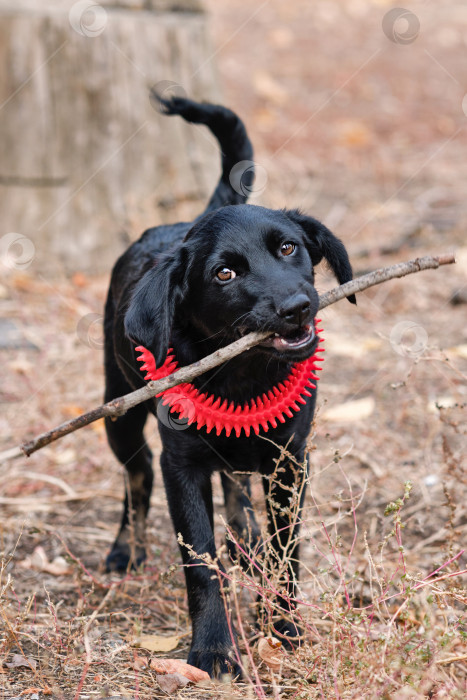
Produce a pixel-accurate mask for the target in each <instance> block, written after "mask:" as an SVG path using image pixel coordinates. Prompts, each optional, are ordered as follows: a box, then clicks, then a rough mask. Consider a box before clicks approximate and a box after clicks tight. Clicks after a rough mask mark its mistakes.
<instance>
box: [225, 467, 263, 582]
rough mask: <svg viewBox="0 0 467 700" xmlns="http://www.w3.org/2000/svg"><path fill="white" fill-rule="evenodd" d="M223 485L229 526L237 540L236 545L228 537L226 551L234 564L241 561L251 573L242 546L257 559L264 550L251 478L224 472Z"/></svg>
mask: <svg viewBox="0 0 467 700" xmlns="http://www.w3.org/2000/svg"><path fill="white" fill-rule="evenodd" d="M221 482H222V489H223V491H224V503H225V513H226V516H227V525H228V527H229V529H230V530H231V531H232V535H233V536H234V538H235V540H236V542H233V541H232V539H231V538H229V537H227V540H226V541H227V550H228V552H229V556H230V558H231V559H232V561H236V560H238V561H239V562H240V564H241V566H242V568H243V569H245V571H248V570H249V569H251V564H250V562H249V560H248V558H247V557H245V556H244V555H243V554H242V552H241V550H240V549H239V547H240V548H244V549H245V552H246V554H248V555H249V556H252V557H253V558H256V557H257V554H258V550H259V549H260V547H261V532H260V528H259V526H258V523H257V522H256V518H255V512H254V510H253V506H252V503H251V486H250V479H249V477H248V476H247V475H241V476H240V475H235V476H232V475H231V474H226V473H225V472H221Z"/></svg>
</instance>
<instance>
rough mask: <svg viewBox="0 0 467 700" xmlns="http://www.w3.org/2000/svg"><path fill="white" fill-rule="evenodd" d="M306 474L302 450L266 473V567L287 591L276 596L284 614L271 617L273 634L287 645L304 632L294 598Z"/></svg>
mask: <svg viewBox="0 0 467 700" xmlns="http://www.w3.org/2000/svg"><path fill="white" fill-rule="evenodd" d="M302 461H303V464H301V462H302ZM299 464H300V466H298V465H299ZM307 475H308V461H307V457H304V456H303V454H302V455H301V458H300V456H297V464H295V463H292V462H289V463H285V464H282V463H281V464H280V465H278V467H276V471H275V472H274V473H272V474H271V475H270V476H266V477H263V487H264V493H265V496H266V509H267V514H268V529H269V535H270V539H269V546H268V553H267V554H266V553H265V557H266V567H267V568H270V570H271V573H272V571H273V570H275V571H276V572H277V575H278V578H279V582H278V584H276V588H279V589H282V590H284V593H285V595H284V596H281V595H278V596H277V604H278V606H279V607H280V608H281V609H282V611H283V613H284V614H283V615H279V618H280V619H276V620H273V621H272V627H273V634H275V635H276V636H279V637H280V639H281V641H282V643H283V645H284V646H285V647H291V646H293V644H294V643H297V642H298V641H299V638H300V636H301V633H302V630H301V629H300V626H299V625H298V624H297V613H296V602H295V600H296V590H297V583H298V574H299V548H300V543H299V535H300V526H301V519H302V509H303V503H304V499H305V486H306V483H307ZM259 602H260V605H259V608H260V613H263V612H264V611H265V606H264V605H262V604H261V601H259ZM268 623H269V624H270V623H271V621H270V620H269V621H268Z"/></svg>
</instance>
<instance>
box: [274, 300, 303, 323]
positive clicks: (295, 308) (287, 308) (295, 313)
mask: <svg viewBox="0 0 467 700" xmlns="http://www.w3.org/2000/svg"><path fill="white" fill-rule="evenodd" d="M310 309H311V304H310V300H309V299H308V297H307V296H306V295H305V294H295V295H294V296H293V297H290V298H289V299H287V301H285V302H284V303H283V304H282V305H281V306H280V307H279V309H278V310H277V313H278V314H279V316H280V317H281V318H283V319H284V321H287V322H288V323H294V324H296V325H297V326H303V325H304V324H305V323H306V322H307V321H309V320H310Z"/></svg>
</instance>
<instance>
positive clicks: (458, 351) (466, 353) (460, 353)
mask: <svg viewBox="0 0 467 700" xmlns="http://www.w3.org/2000/svg"><path fill="white" fill-rule="evenodd" d="M448 352H449V353H451V354H452V355H455V357H462V359H463V360H467V343H464V344H463V345H455V346H454V347H452V348H449V350H448Z"/></svg>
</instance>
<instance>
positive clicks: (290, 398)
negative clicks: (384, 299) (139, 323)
mask: <svg viewBox="0 0 467 700" xmlns="http://www.w3.org/2000/svg"><path fill="white" fill-rule="evenodd" d="M319 322H320V319H317V320H316V323H319ZM316 332H322V328H316ZM319 342H320V343H322V342H323V338H320V339H319ZM135 349H136V350H137V351H138V352H141V355H139V356H138V357H137V358H136V359H137V360H138V362H143V363H144V364H143V365H142V366H141V367H140V370H141V371H142V372H146V376H145V377H144V378H145V379H146V380H149V379H152V380H156V379H162V378H163V377H167V376H168V375H169V374H173V372H175V370H176V369H177V367H178V362H177V360H176V359H175V355H174V352H173V349H172V348H169V351H168V353H167V357H166V360H165V362H164V364H163V365H162V366H161V367H160V368H159V369H156V363H155V362H154V356H153V354H152V353H151V352H150V351H149V350H146V348H144V347H143V346H142V345H139V346H138V347H137V348H135ZM322 352H324V348H317V350H316V351H315V354H314V355H313V356H312V357H309V358H308V359H307V360H304V361H303V362H297V363H295V364H294V365H293V366H292V369H291V372H290V374H289V376H288V377H287V379H285V380H284V381H283V382H281V383H280V384H279V385H278V386H275V387H273V389H272V390H270V391H268V393H267V394H263V395H262V396H257V397H256V398H252V399H251V400H250V404H248V403H245V404H244V405H243V406H241V405H240V404H237V405H236V404H234V402H233V401H231V402H230V403H229V402H228V400H227V399H222V398H221V397H216V396H213V394H205V393H201V392H200V391H199V390H198V389H197V388H196V387H195V386H194V385H193V384H178V385H177V386H175V387H173V388H172V389H166V391H163V392H161V393H160V394H157V396H158V397H159V396H162V403H163V404H164V405H166V406H167V405H168V406H169V407H170V408H169V410H170V412H171V413H178V414H179V416H178V418H179V419H187V424H188V425H191V424H192V423H196V427H197V428H198V430H199V429H200V428H202V427H203V426H205V427H206V430H207V432H208V433H210V432H211V430H212V429H213V428H215V429H216V434H217V435H220V434H221V432H222V430H225V433H226V435H227V437H229V435H230V433H231V432H232V430H234V431H235V435H236V436H237V437H240V434H241V432H242V430H244V431H245V435H246V436H247V437H248V436H249V435H250V430H251V428H253V430H254V431H255V433H256V434H257V435H258V433H259V429H260V427H261V428H263V430H264V431H265V432H267V430H268V429H269V427H270V425H271V426H272V427H273V428H276V427H277V421H279V422H280V423H285V417H284V416H287V417H288V418H292V416H293V413H292V411H299V410H300V405H299V404H305V403H306V399H305V398H304V397H305V396H311V393H310V389H314V388H315V387H316V383H315V382H316V381H317V380H318V379H319V377H317V376H316V374H315V373H314V372H315V371H317V370H320V369H321V367H318V366H317V364H316V363H318V362H322V361H323V358H322V357H318V353H322Z"/></svg>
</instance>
